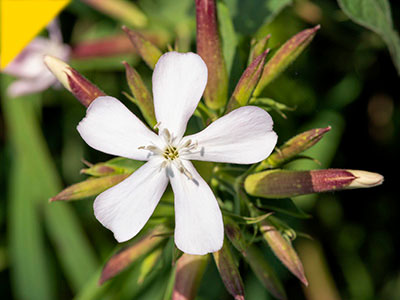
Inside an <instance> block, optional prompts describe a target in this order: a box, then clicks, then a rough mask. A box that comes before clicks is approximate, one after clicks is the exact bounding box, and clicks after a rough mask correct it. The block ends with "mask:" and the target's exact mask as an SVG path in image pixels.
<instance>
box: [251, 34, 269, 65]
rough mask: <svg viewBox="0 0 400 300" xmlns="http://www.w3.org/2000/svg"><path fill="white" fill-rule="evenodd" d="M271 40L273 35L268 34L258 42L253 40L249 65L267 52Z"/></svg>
mask: <svg viewBox="0 0 400 300" xmlns="http://www.w3.org/2000/svg"><path fill="white" fill-rule="evenodd" d="M270 38H271V35H270V34H268V35H267V36H265V37H263V38H262V39H261V40H256V39H255V38H253V39H252V40H251V45H250V53H249V59H248V65H250V64H251V63H252V62H253V61H254V60H255V59H256V57H258V56H260V55H261V54H263V53H264V51H265V50H267V48H268V41H269V39H270Z"/></svg>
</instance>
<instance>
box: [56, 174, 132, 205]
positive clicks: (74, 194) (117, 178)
mask: <svg viewBox="0 0 400 300" xmlns="http://www.w3.org/2000/svg"><path fill="white" fill-rule="evenodd" d="M129 175H130V174H120V175H111V176H104V177H99V178H90V179H88V180H85V181H82V182H79V183H76V184H73V185H71V186H69V187H67V188H66V189H64V190H63V191H61V192H60V193H59V194H57V195H56V196H54V197H52V198H50V202H53V201H71V200H80V199H84V198H88V197H91V196H96V195H98V194H100V193H102V192H104V191H105V190H107V189H109V188H110V187H112V186H114V185H116V184H117V183H120V182H121V181H122V180H124V179H125V178H127V177H128V176H129Z"/></svg>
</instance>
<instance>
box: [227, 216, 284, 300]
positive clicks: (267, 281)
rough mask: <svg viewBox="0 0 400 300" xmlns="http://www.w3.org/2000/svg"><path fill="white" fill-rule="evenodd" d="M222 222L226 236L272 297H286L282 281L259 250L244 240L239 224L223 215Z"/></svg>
mask: <svg viewBox="0 0 400 300" xmlns="http://www.w3.org/2000/svg"><path fill="white" fill-rule="evenodd" d="M224 224H225V233H226V236H227V237H228V238H229V240H230V241H231V242H232V244H233V246H234V247H235V248H236V249H237V250H238V251H239V252H240V253H241V254H242V256H243V257H244V258H245V259H246V261H247V262H248V264H249V265H250V267H251V269H252V270H253V272H254V274H256V276H257V278H258V279H259V280H260V282H261V283H262V284H263V285H264V287H265V288H266V289H267V290H268V291H269V292H270V293H271V294H272V295H274V297H276V298H278V299H286V293H285V290H284V289H283V286H282V283H281V282H280V280H279V278H278V276H277V275H276V273H275V271H274V270H273V269H272V268H271V266H270V265H269V263H268V262H267V260H266V259H265V257H264V256H263V254H262V253H261V252H260V250H259V249H258V248H257V247H255V246H254V245H249V244H248V243H247V242H246V240H245V239H244V237H243V235H242V233H241V231H240V228H239V226H238V225H237V224H236V223H235V222H234V221H233V220H232V219H230V218H228V217H225V218H224Z"/></svg>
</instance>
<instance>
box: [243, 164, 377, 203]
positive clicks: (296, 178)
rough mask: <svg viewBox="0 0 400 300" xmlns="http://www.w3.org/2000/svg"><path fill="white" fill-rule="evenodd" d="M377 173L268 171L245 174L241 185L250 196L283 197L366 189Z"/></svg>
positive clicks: (371, 183) (375, 180)
mask: <svg viewBox="0 0 400 300" xmlns="http://www.w3.org/2000/svg"><path fill="white" fill-rule="evenodd" d="M382 182H383V176H382V175H380V174H377V173H371V172H366V171H355V170H343V169H326V170H312V171H289V170H270V171H264V172H260V173H255V174H251V175H249V176H247V178H246V180H245V183H244V186H245V189H246V192H247V193H248V194H250V195H252V196H257V197H264V198H287V197H294V196H298V195H304V194H312V193H321V192H329V191H338V190H344V189H353V188H366V187H373V186H376V185H379V184H381V183H382Z"/></svg>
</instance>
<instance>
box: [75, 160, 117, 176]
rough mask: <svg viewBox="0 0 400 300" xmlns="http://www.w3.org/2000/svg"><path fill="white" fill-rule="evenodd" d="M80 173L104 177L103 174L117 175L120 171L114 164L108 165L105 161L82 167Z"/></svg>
mask: <svg viewBox="0 0 400 300" xmlns="http://www.w3.org/2000/svg"><path fill="white" fill-rule="evenodd" d="M80 173H81V174H86V175H91V176H95V177H103V176H108V175H115V174H118V173H120V172H118V171H117V170H116V168H114V167H112V166H107V165H105V164H104V163H99V164H95V165H93V166H90V167H89V168H86V169H81V171H80Z"/></svg>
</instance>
